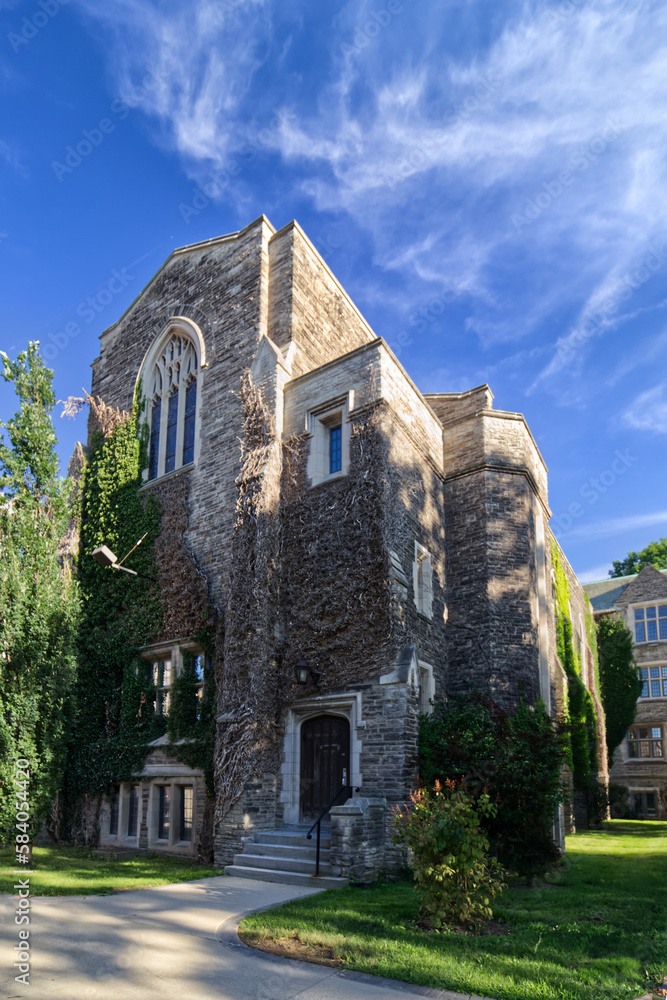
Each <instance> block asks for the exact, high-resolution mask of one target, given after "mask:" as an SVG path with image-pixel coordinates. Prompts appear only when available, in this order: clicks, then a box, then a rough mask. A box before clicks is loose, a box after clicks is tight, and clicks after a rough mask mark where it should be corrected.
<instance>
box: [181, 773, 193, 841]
mask: <svg viewBox="0 0 667 1000" xmlns="http://www.w3.org/2000/svg"><path fill="white" fill-rule="evenodd" d="M179 799H180V802H179V806H180V808H179V818H178V819H179V822H178V839H179V840H192V813H193V806H194V789H193V788H192V787H191V786H188V787H183V788H181V789H180V794H179Z"/></svg>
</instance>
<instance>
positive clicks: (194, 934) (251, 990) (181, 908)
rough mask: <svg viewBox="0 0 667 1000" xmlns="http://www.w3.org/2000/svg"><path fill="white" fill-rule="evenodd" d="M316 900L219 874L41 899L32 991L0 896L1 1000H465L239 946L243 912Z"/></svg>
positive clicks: (36, 910)
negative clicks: (22, 975) (20, 973)
mask: <svg viewBox="0 0 667 1000" xmlns="http://www.w3.org/2000/svg"><path fill="white" fill-rule="evenodd" d="M311 895H313V890H310V889H304V888H301V887H298V886H290V885H279V884H275V883H271V882H255V881H252V880H249V879H243V878H227V877H224V876H221V877H216V878H210V879H202V880H201V881H199V882H184V883H179V884H177V885H166V886H162V887H161V888H159V889H144V890H139V891H134V892H127V893H119V894H118V895H114V896H64V897H58V898H55V897H54V898H49V897H43V896H42V897H37V898H35V899H34V900H33V901H32V903H33V906H32V912H31V921H30V952H31V959H32V960H31V974H30V985H29V987H26V986H24V985H23V984H22V983H17V982H15V981H14V975H15V974H16V971H17V970H14V969H13V968H12V965H13V962H14V961H15V960H16V959H15V957H14V955H15V953H14V952H13V950H12V949H13V946H14V945H15V944H17V943H18V933H17V931H18V928H17V927H16V925H15V923H14V911H15V909H16V903H17V900H16V898H15V897H11V896H0V939H1V946H0V948H1V954H2V960H1V962H0V998H2V1000H7V998H16V997H28V996H29V997H30V1000H290V998H293V997H298V998H299V1000H398V998H399V997H400V996H401V995H402V996H403V997H406V996H409V995H413V996H414V995H418V996H429V997H435V998H441V1000H454V998H456V1000H463V997H464V994H459V993H447V992H444V993H443V992H441V991H439V990H429V989H427V988H425V987H417V986H409V985H407V984H404V983H398V982H394V981H393V980H388V979H377V978H376V977H374V976H366V975H363V974H361V973H355V972H346V971H341V970H338V969H332V968H329V967H327V966H323V965H314V964H312V963H310V962H296V961H291V960H287V959H282V958H277V957H275V956H272V955H267V954H265V953H263V952H258V951H254V950H253V949H250V948H247V947H246V946H245V945H243V944H241V943H240V941H239V940H238V938H237V936H236V925H237V924H238V921H239V920H240V919H242V917H243V916H245V915H246V914H247V913H251V912H253V911H255V910H259V909H262V908H263V907H267V906H270V905H274V904H278V903H282V902H285V901H286V900H288V899H301V898H303V897H304V896H311Z"/></svg>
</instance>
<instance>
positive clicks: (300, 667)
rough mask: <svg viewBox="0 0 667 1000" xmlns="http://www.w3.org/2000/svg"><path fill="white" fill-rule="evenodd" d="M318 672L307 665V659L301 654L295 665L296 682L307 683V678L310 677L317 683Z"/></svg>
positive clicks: (318, 679) (318, 678)
mask: <svg viewBox="0 0 667 1000" xmlns="http://www.w3.org/2000/svg"><path fill="white" fill-rule="evenodd" d="M320 676H321V675H320V673H319V671H317V670H313V669H312V667H310V666H309V664H308V661H307V660H306V657H305V656H302V657H301V659H300V660H299V662H298V663H297V665H296V682H297V684H307V683H308V678H309V677H311V678H312V680H313V683H314V684H319V681H320Z"/></svg>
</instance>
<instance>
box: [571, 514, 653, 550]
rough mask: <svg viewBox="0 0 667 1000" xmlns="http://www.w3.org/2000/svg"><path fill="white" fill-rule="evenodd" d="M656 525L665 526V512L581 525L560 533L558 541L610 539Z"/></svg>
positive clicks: (615, 518) (614, 518)
mask: <svg viewBox="0 0 667 1000" xmlns="http://www.w3.org/2000/svg"><path fill="white" fill-rule="evenodd" d="M658 524H661V525H667V510H660V511H656V512H655V513H653V514H635V515H632V516H630V517H612V518H609V519H608V520H606V521H597V523H596V522H593V524H582V525H580V526H579V527H578V528H573V529H572V531H564V532H561V533H560V534H559V535H558V540H559V542H560V543H561V544H563V543H566V542H568V541H570V540H571V539H575V538H586V539H590V538H612V537H613V536H615V535H623V534H627V532H629V531H634V530H635V529H637V528H649V527H653V526H654V525H658Z"/></svg>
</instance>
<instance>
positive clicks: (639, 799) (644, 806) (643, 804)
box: [632, 792, 658, 819]
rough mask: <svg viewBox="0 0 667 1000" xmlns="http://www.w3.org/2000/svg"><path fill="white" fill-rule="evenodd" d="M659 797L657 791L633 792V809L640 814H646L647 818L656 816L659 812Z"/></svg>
mask: <svg viewBox="0 0 667 1000" xmlns="http://www.w3.org/2000/svg"><path fill="white" fill-rule="evenodd" d="M657 799H658V797H657V795H656V793H655V792H633V794H632V806H633V811H634V812H635V813H636V814H637V815H638V816H646V817H647V819H651V818H654V817H655V816H657V814H658V809H657Z"/></svg>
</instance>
